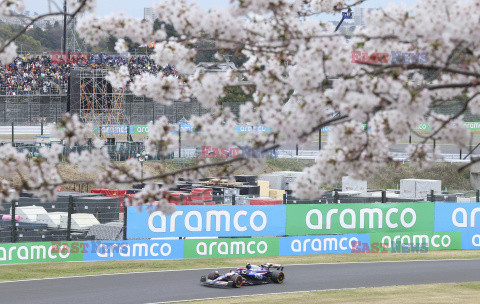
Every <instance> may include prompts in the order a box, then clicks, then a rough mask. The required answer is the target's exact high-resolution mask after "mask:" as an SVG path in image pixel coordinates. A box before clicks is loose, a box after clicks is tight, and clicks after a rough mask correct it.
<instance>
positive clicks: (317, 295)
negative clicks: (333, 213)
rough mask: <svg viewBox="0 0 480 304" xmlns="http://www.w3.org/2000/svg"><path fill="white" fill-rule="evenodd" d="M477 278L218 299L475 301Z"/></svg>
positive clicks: (226, 302) (289, 303)
mask: <svg viewBox="0 0 480 304" xmlns="http://www.w3.org/2000/svg"><path fill="white" fill-rule="evenodd" d="M479 299H480V282H472V283H451V284H425V285H406V286H392V287H372V288H356V289H345V290H331V291H314V292H296V293H284V294H271V295H264V296H248V297H247V296H242V297H239V298H226V299H221V303H222V304H233V303H242V304H250V303H251V304H254V303H265V304H269V303H272V304H273V303H283V304H296V303H314V304H315V303H327V304H329V303H332V304H333V303H335V304H336V303H342V304H349V303H374V304H380V303H382V304H383V303H409V304H423V303H426V304H437V303H440V304H446V303H478V302H479ZM218 301H219V300H218V299H217V300H205V301H185V302H181V303H192V304H205V303H218Z"/></svg>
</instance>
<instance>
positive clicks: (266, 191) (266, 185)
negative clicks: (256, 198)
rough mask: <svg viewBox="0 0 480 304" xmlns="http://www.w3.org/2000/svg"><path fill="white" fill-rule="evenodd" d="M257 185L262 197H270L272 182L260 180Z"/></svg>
mask: <svg viewBox="0 0 480 304" xmlns="http://www.w3.org/2000/svg"><path fill="white" fill-rule="evenodd" d="M257 185H259V186H260V197H267V196H269V195H270V182H269V181H262V180H259V181H258V182H257Z"/></svg>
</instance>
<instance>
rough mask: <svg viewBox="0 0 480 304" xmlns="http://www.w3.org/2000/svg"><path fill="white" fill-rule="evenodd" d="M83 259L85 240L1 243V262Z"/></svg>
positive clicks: (16, 262)
mask: <svg viewBox="0 0 480 304" xmlns="http://www.w3.org/2000/svg"><path fill="white" fill-rule="evenodd" d="M65 261H83V242H41V243H14V244H3V245H2V244H0V264H19V263H40V262H65Z"/></svg>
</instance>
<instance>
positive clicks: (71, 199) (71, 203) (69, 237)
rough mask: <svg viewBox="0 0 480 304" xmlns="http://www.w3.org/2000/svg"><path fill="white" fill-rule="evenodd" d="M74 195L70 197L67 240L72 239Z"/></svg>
mask: <svg viewBox="0 0 480 304" xmlns="http://www.w3.org/2000/svg"><path fill="white" fill-rule="evenodd" d="M72 213H73V196H71V195H70V196H69V197H68V219H67V241H71V240H72V235H71V234H72Z"/></svg>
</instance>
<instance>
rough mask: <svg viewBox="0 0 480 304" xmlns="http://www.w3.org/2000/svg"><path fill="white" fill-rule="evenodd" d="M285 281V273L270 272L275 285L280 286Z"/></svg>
mask: <svg viewBox="0 0 480 304" xmlns="http://www.w3.org/2000/svg"><path fill="white" fill-rule="evenodd" d="M283 280H285V273H283V271H272V281H273V282H274V283H277V284H282V283H283Z"/></svg>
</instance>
